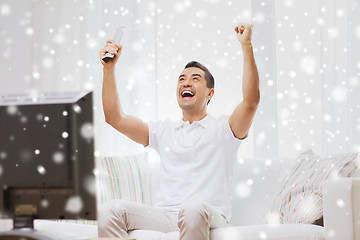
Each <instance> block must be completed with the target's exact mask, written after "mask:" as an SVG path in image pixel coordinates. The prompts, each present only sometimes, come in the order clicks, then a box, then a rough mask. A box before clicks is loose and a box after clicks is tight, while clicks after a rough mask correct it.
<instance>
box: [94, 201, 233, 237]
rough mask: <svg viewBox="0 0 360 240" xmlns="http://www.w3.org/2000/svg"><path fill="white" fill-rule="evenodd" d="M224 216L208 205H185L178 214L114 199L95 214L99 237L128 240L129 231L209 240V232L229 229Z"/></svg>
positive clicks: (199, 202)
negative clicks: (176, 232)
mask: <svg viewBox="0 0 360 240" xmlns="http://www.w3.org/2000/svg"><path fill="white" fill-rule="evenodd" d="M228 225H229V224H228V222H227V220H226V219H225V217H224V216H223V215H221V214H219V212H218V211H217V210H216V208H214V207H213V206H211V205H210V204H207V203H204V202H201V201H188V202H185V203H184V204H183V206H182V208H181V210H180V211H179V214H174V213H169V212H166V211H164V210H162V209H159V208H156V207H151V206H148V205H144V204H139V203H135V202H130V201H123V200H113V201H110V202H107V203H105V204H104V205H103V206H102V207H101V208H100V210H99V212H98V230H99V237H120V238H127V237H128V232H129V231H132V230H139V229H143V230H154V231H161V232H172V231H179V230H180V240H209V239H210V229H213V228H220V227H226V226H228Z"/></svg>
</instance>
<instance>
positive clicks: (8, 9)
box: [0, 4, 11, 16]
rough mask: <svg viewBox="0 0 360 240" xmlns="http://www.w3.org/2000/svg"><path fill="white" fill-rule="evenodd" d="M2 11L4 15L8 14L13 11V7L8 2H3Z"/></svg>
mask: <svg viewBox="0 0 360 240" xmlns="http://www.w3.org/2000/svg"><path fill="white" fill-rule="evenodd" d="M0 12H1V14H2V15H3V16H7V15H9V14H10V13H11V7H10V6H9V5H7V4H3V5H2V6H1V7H0Z"/></svg>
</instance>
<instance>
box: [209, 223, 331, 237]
mask: <svg viewBox="0 0 360 240" xmlns="http://www.w3.org/2000/svg"><path fill="white" fill-rule="evenodd" d="M220 239H222V240H223V239H226V240H259V239H266V240H272V239H273V240H275V239H276V240H325V237H324V229H323V227H320V226H315V225H310V224H274V225H251V226H240V227H230V228H218V229H214V230H212V231H211V240H220Z"/></svg>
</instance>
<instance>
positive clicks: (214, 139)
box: [98, 24, 260, 240]
mask: <svg viewBox="0 0 360 240" xmlns="http://www.w3.org/2000/svg"><path fill="white" fill-rule="evenodd" d="M251 31H252V26H250V25H245V24H244V25H239V26H236V27H235V32H236V34H237V38H238V40H239V41H240V43H241V46H242V50H243V54H244V71H243V72H244V75H243V84H242V85H243V89H242V90H243V101H242V102H241V103H240V104H239V105H238V106H237V107H236V108H235V110H234V111H233V113H232V114H231V115H230V116H224V117H221V118H214V117H212V116H211V115H209V114H208V113H207V105H208V104H209V102H210V100H211V98H212V97H213V95H214V78H213V76H212V75H211V73H210V72H209V70H208V69H207V68H206V67H205V66H203V65H202V64H200V63H198V62H195V61H193V62H189V63H188V64H187V65H186V66H185V68H184V70H183V71H182V72H181V74H180V76H179V78H178V83H177V91H176V97H177V101H178V104H179V106H180V108H181V110H182V113H183V116H182V119H181V120H179V121H177V122H172V121H170V120H166V121H157V122H150V123H145V122H143V121H141V120H140V119H137V118H135V117H133V116H129V115H127V114H125V113H124V112H123V111H122V109H121V105H120V101H119V97H118V94H117V91H116V81H115V71H114V68H115V64H116V62H117V60H118V58H119V56H120V53H121V49H122V46H117V45H116V44H115V43H114V42H113V41H108V42H107V44H106V46H105V47H104V48H103V49H102V50H101V51H100V59H102V57H103V56H104V55H105V53H107V52H110V53H112V54H115V58H114V59H113V60H111V61H109V62H107V63H105V62H104V61H102V60H100V61H101V63H102V64H103V72H104V76H103V78H104V80H103V94H102V97H103V107H104V113H105V119H106V122H107V123H109V124H110V125H111V126H113V127H114V128H115V129H117V130H118V131H120V132H121V133H123V134H125V135H126V136H128V137H129V138H131V139H132V140H134V141H135V142H137V143H140V144H142V145H144V146H145V147H151V148H154V149H155V150H156V151H157V152H158V153H159V155H160V159H161V170H160V191H161V194H162V201H161V202H160V203H158V204H157V205H156V206H155V207H151V206H146V205H142V204H138V203H134V202H128V201H122V200H114V201H110V202H108V203H106V204H104V206H103V207H102V208H101V209H100V211H99V218H98V227H99V237H123V238H126V237H128V231H131V230H136V229H147V230H156V231H162V232H170V231H177V230H179V231H180V239H181V240H209V239H210V230H211V229H213V228H219V227H225V226H228V225H229V220H230V218H231V206H230V195H231V179H232V169H233V166H234V164H235V162H236V155H237V151H238V148H239V146H240V144H241V142H242V140H243V139H244V138H246V136H247V134H248V131H249V128H250V126H251V123H252V120H253V117H254V115H255V112H256V109H257V106H258V103H259V100H260V93H259V76H258V71H257V68H256V64H255V59H254V55H253V50H252V44H251Z"/></svg>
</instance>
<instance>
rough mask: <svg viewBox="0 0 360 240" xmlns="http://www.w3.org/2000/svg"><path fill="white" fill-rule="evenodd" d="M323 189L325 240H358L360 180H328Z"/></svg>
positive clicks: (359, 231) (359, 237) (359, 232)
mask: <svg viewBox="0 0 360 240" xmlns="http://www.w3.org/2000/svg"><path fill="white" fill-rule="evenodd" d="M323 187H324V188H323V197H324V202H323V204H324V205H323V212H324V227H325V235H326V239H336V240H339V239H342V240H353V239H355V240H360V222H359V221H360V178H338V179H330V180H327V181H326V182H325V183H324V186H323Z"/></svg>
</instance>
